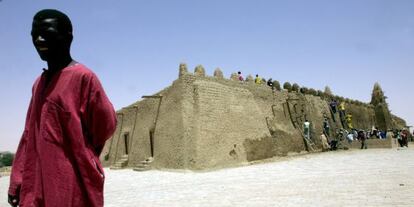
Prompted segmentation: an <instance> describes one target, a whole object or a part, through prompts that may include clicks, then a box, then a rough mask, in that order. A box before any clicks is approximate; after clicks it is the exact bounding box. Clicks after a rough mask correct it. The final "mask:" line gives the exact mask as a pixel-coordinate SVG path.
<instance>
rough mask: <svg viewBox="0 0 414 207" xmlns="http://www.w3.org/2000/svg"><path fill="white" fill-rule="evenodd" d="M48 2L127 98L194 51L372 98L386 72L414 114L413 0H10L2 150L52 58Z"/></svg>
mask: <svg viewBox="0 0 414 207" xmlns="http://www.w3.org/2000/svg"><path fill="white" fill-rule="evenodd" d="M45 8H55V9H59V10H61V11H63V12H65V13H66V14H67V15H68V16H69V17H70V18H71V20H72V24H73V26H74V41H73V44H72V56H73V57H74V58H75V59H76V60H78V61H79V62H82V63H84V64H86V65H87V66H89V67H90V68H91V69H92V70H94V71H95V72H96V73H97V75H98V76H99V78H100V79H101V81H102V84H103V85H104V88H105V89H106V91H107V94H108V96H109V97H110V99H111V100H112V102H113V104H114V106H115V108H116V109H120V108H122V107H124V106H126V105H129V104H131V103H132V102H134V101H136V100H138V99H139V98H140V97H141V96H142V95H151V94H153V93H155V92H157V91H159V90H161V89H163V88H164V87H166V86H168V85H170V84H171V83H172V81H174V80H175V79H176V78H177V77H178V65H179V63H180V62H185V63H187V64H188V66H189V69H190V70H191V71H193V68H194V67H195V66H196V65H198V64H202V65H203V66H204V67H205V68H206V71H207V74H210V75H212V74H213V71H214V69H215V68H216V67H220V68H221V69H222V70H223V72H224V74H225V76H227V77H229V76H230V74H231V73H232V72H236V71H238V70H240V71H242V72H243V73H244V74H246V75H247V74H256V73H258V74H259V75H261V76H263V77H265V78H270V77H272V78H273V79H274V80H278V81H279V82H281V83H282V84H283V82H285V81H289V82H291V83H293V82H297V83H298V84H299V85H301V86H306V87H312V88H315V89H323V88H324V87H325V86H326V85H329V86H330V88H331V89H332V91H333V92H334V93H335V94H337V95H340V96H344V97H349V98H352V99H358V100H361V101H365V102H368V101H369V100H370V97H371V91H372V88H373V85H374V83H375V82H379V83H380V85H381V86H382V88H383V90H384V91H385V95H386V96H388V103H389V105H390V109H391V110H392V113H394V114H396V115H398V116H400V117H403V118H405V119H406V120H407V121H408V123H409V124H410V125H413V124H414V110H413V108H412V105H413V103H414V95H413V94H412V93H413V89H414V87H413V81H412V79H413V78H414V12H413V11H414V1H412V0H394V1H393V0H285V1H282V0H254V1H253V0H250V1H249V0H205V1H201V0H188V1H175V0H165V1H158V0H151V1H148V0H147V1H144V0H129V1H127V0H123V1H104V0H99V1H98V0H88V1H81V0H77V1H76V0H74V1H50V0H49V1H47V0H36V1H33V0H20V1H16V0H0V27H1V29H0V48H1V49H0V88H1V89H0V99H1V102H0V106H1V107H0V151H2V150H10V151H15V149H16V147H17V144H18V141H19V139H20V136H21V132H22V129H23V126H24V119H25V116H26V110H27V106H28V103H29V100H30V96H31V87H32V84H33V81H34V80H35V79H36V77H37V76H38V75H39V74H40V73H41V72H42V68H43V67H46V64H45V63H44V62H42V61H41V60H40V58H39V57H38V55H37V53H36V51H35V49H34V48H33V45H32V42H31V37H30V30H31V23H32V18H33V15H34V14H35V13H36V12H37V11H38V10H40V9H45Z"/></svg>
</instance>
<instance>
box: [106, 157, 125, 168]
mask: <svg viewBox="0 0 414 207" xmlns="http://www.w3.org/2000/svg"><path fill="white" fill-rule="evenodd" d="M127 165H128V155H123V156H122V157H121V158H120V159H119V160H117V161H116V162H115V164H114V165H113V166H111V167H110V169H111V170H119V169H123V168H125V167H126V166H127Z"/></svg>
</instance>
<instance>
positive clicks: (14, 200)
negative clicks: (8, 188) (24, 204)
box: [9, 194, 19, 207]
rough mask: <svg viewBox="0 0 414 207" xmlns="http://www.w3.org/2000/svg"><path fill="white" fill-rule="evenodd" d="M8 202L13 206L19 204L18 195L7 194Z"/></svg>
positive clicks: (15, 206)
mask: <svg viewBox="0 0 414 207" xmlns="http://www.w3.org/2000/svg"><path fill="white" fill-rule="evenodd" d="M9 204H10V205H11V206H13V207H17V206H18V205H19V196H18V195H17V196H13V195H10V194H9Z"/></svg>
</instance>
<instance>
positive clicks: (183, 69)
mask: <svg viewBox="0 0 414 207" xmlns="http://www.w3.org/2000/svg"><path fill="white" fill-rule="evenodd" d="M187 73H188V70H187V64H185V63H180V67H179V72H178V77H179V78H181V77H182V76H183V75H185V74H187Z"/></svg>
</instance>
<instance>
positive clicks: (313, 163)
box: [0, 148, 414, 207]
mask: <svg viewBox="0 0 414 207" xmlns="http://www.w3.org/2000/svg"><path fill="white" fill-rule="evenodd" d="M8 182H9V177H2V178H0V195H2V196H1V198H2V199H0V206H7V203H6V192H7V187H8ZM105 206H108V207H110V206H117V207H119V206H191V207H194V206H208V207H215V206H233V207H234V206H283V207H286V206H330V207H332V206H364V207H365V206H414V149H411V148H410V149H369V150H363V151H360V150H352V151H340V152H327V153H318V154H311V155H304V156H300V157H294V158H288V159H284V160H281V161H277V162H268V163H263V164H255V165H250V166H245V167H239V168H233V169H222V170H217V171H211V172H197V173H195V172H165V171H155V170H153V171H146V172H134V171H132V170H118V171H113V170H109V169H106V183H105Z"/></svg>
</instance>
